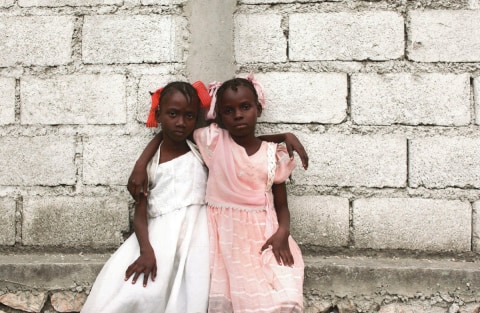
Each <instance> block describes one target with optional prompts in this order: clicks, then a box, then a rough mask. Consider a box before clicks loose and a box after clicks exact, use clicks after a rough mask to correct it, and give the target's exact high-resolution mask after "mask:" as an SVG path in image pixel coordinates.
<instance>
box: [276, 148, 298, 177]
mask: <svg viewBox="0 0 480 313" xmlns="http://www.w3.org/2000/svg"><path fill="white" fill-rule="evenodd" d="M275 160H276V168H275V177H274V179H273V183H274V184H280V183H283V182H285V181H286V180H287V178H288V177H289V176H290V174H291V173H292V172H293V169H294V168H295V166H296V164H295V160H293V159H290V157H289V156H288V151H287V148H286V147H285V146H284V145H277V151H276V154H275Z"/></svg>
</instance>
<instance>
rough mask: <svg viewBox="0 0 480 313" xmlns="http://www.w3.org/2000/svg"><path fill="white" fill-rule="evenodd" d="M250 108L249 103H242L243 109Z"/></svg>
mask: <svg viewBox="0 0 480 313" xmlns="http://www.w3.org/2000/svg"><path fill="white" fill-rule="evenodd" d="M250 108H251V105H250V104H243V105H242V109H244V110H248V109H250Z"/></svg>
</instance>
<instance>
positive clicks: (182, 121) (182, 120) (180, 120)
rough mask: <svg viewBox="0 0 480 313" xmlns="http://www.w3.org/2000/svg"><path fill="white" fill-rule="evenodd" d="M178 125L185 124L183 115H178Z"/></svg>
mask: <svg viewBox="0 0 480 313" xmlns="http://www.w3.org/2000/svg"><path fill="white" fill-rule="evenodd" d="M177 126H185V119H184V118H183V117H182V116H179V117H178V119H177Z"/></svg>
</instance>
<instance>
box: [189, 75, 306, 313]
mask: <svg viewBox="0 0 480 313" xmlns="http://www.w3.org/2000/svg"><path fill="white" fill-rule="evenodd" d="M216 98H217V101H216V112H217V115H218V120H219V122H220V123H221V124H222V126H223V127H224V128H221V127H219V126H218V125H217V124H211V125H210V126H209V127H205V128H201V129H198V130H196V131H195V132H194V139H195V142H196V143H197V145H198V147H199V150H200V153H201V154H202V157H203V159H204V161H205V164H206V165H207V167H208V169H209V179H208V180H207V194H206V201H207V205H208V222H209V236H210V264H211V275H212V277H211V285H210V296H209V309H208V311H209V312H214V313H217V312H218V313H220V312H222V313H223V312H238V313H240V312H282V313H283V312H302V311H303V287H302V286H303V270H304V264H303V259H302V255H301V251H300V249H299V247H298V245H297V244H296V243H295V241H294V240H293V238H292V237H291V236H290V213H289V210H288V206H287V193H286V187H285V180H286V179H287V178H288V177H289V175H290V173H291V172H292V170H293V168H294V167H295V163H294V161H293V159H291V158H289V156H288V153H287V151H286V149H285V148H284V147H283V146H280V145H277V144H274V143H268V142H265V141H262V140H260V139H259V138H257V137H256V136H255V126H256V123H257V118H258V117H259V116H260V115H261V113H262V109H263V107H262V104H261V103H260V102H259V99H258V93H257V91H256V89H255V88H254V85H253V84H252V82H251V81H250V80H247V79H241V78H235V79H233V80H229V81H226V82H225V83H223V84H222V86H221V87H220V88H219V89H218V92H217V96H216Z"/></svg>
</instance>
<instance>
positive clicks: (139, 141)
mask: <svg viewBox="0 0 480 313" xmlns="http://www.w3.org/2000/svg"><path fill="white" fill-rule="evenodd" d="M151 139H152V138H145V137H140V136H133V137H132V136H118V137H113V136H96V137H86V138H85V139H84V147H83V183H84V184H89V185H98V184H100V185H127V180H128V177H129V176H130V173H131V172H132V169H133V166H134V165H135V161H136V160H137V159H138V157H139V156H140V154H141V152H142V151H143V149H144V148H145V146H146V145H147V143H148V142H149V141H150V140H151Z"/></svg>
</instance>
